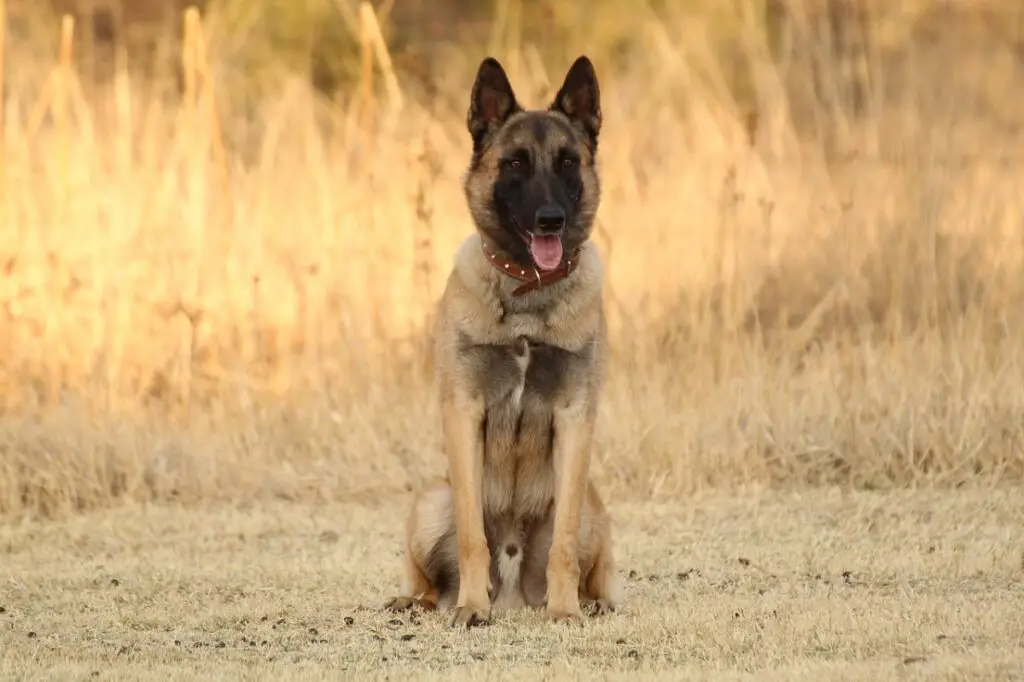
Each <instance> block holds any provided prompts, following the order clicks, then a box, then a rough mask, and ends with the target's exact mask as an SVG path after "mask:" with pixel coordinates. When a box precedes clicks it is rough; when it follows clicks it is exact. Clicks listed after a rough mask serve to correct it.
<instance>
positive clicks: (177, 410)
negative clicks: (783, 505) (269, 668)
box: [0, 0, 1024, 508]
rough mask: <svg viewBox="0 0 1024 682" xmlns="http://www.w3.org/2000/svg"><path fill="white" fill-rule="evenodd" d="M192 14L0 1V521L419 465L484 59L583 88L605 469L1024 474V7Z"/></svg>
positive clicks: (734, 1)
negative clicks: (593, 78) (596, 253)
mask: <svg viewBox="0 0 1024 682" xmlns="http://www.w3.org/2000/svg"><path fill="white" fill-rule="evenodd" d="M0 4H3V3H0ZM189 7H193V5H191V4H187V3H183V2H180V1H179V0H121V1H120V2H118V1H116V0H6V3H5V7H4V11H5V14H6V16H5V32H4V46H3V57H4V61H3V69H2V73H3V93H4V103H3V137H2V140H3V146H2V155H3V156H2V173H3V176H2V178H0V189H2V192H3V201H2V210H3V215H2V224H0V270H2V278H0V329H2V330H3V332H2V334H0V389H2V392H0V415H2V416H3V424H4V429H5V431H4V435H3V437H0V443H6V445H0V448H4V449H3V450H2V452H5V453H7V454H6V455H4V457H5V459H4V460H2V461H3V462H4V463H5V465H6V466H7V467H8V474H9V475H8V477H7V480H8V481H9V486H10V495H8V496H7V497H8V500H7V502H4V501H2V499H3V495H0V506H3V505H5V504H6V505H8V506H9V507H18V506H25V507H33V508H44V507H47V506H48V505H49V506H53V505H57V506H59V505H66V504H78V505H89V504H94V503H97V502H98V501H100V500H103V499H107V498H109V497H111V496H114V497H116V496H119V495H138V496H142V497H164V496H168V495H171V494H172V492H173V494H174V495H193V496H202V495H204V494H221V493H223V492H224V491H228V490H235V491H239V492H240V494H241V492H244V491H253V490H264V489H266V488H268V487H270V488H273V489H275V490H278V491H279V492H280V490H282V489H287V492H286V493H280V494H287V495H292V496H298V495H302V494H312V493H310V492H309V491H310V490H314V491H316V492H315V494H318V495H328V494H339V491H349V492H350V491H352V490H365V489H368V488H372V487H373V486H375V485H381V486H385V487H386V485H385V482H387V485H392V484H393V482H394V481H396V480H397V481H400V483H398V484H394V485H398V486H402V485H413V484H414V483H415V482H416V481H418V480H420V478H421V477H422V476H425V475H427V473H429V472H431V471H434V470H436V469H437V468H438V467H439V466H440V465H441V463H442V459H441V457H440V455H439V454H438V448H439V445H438V443H437V426H436V423H435V422H436V419H434V417H433V415H434V413H433V412H432V411H430V410H433V409H434V408H433V403H432V400H433V394H432V391H431V389H430V384H429V382H430V379H431V376H432V373H431V369H430V348H429V336H428V334H427V332H428V330H429V327H428V325H429V323H430V321H431V314H432V313H431V310H432V306H433V305H434V304H435V303H436V300H437V297H438V296H439V295H440V292H441V290H442V288H443V286H444V281H445V278H446V276H447V274H448V271H449V268H450V265H451V259H452V254H453V252H454V249H455V248H456V246H457V245H458V243H459V242H460V241H461V240H462V239H463V238H464V237H465V236H466V235H467V234H469V233H470V231H471V230H472V225H471V224H470V222H469V219H468V214H467V212H466V210H465V206H464V200H463V197H462V193H461V189H460V186H459V182H460V180H461V174H462V172H463V171H464V169H465V166H466V163H467V161H468V156H469V148H470V146H469V138H468V133H467V132H466V131H465V111H466V108H467V106H468V98H469V91H470V88H471V86H472V81H473V76H474V74H475V70H476V67H477V65H478V64H479V62H480V60H481V59H482V58H483V57H484V56H487V55H492V56H495V57H497V58H498V59H499V60H500V61H501V62H502V63H503V64H504V65H505V67H506V69H507V70H508V72H509V74H510V77H511V79H512V83H513V86H514V87H515V89H516V92H517V95H518V97H519V99H520V100H521V101H522V102H523V103H524V104H527V105H530V106H542V105H546V104H547V103H548V102H549V101H550V98H551V97H552V96H553V94H554V89H555V88H557V86H558V85H559V84H560V82H561V79H562V77H563V75H564V73H565V70H566V69H567V68H568V66H569V64H570V63H571V61H572V60H573V59H574V58H575V57H576V56H577V55H579V54H582V53H586V54H588V55H589V56H590V57H591V59H592V60H593V61H594V63H595V65H596V67H597V71H598V76H599V79H600V82H601V88H602V108H603V111H604V116H605V122H604V129H603V131H602V146H601V152H600V164H601V171H602V178H603V187H604V193H603V197H604V198H603V203H602V207H601V210H600V213H599V222H598V226H597V230H596V236H595V239H596V241H597V242H598V244H599V246H600V247H601V249H602V253H603V255H604V256H605V259H606V262H607V267H608V286H607V292H606V295H607V308H608V314H609V319H610V324H611V328H612V341H613V359H612V368H611V370H610V379H609V381H610V389H609V398H608V399H607V401H606V402H607V404H608V407H607V408H606V414H607V416H608V419H606V420H605V423H606V425H605V426H603V427H602V428H603V429H604V431H603V435H602V438H603V440H602V442H603V443H604V445H602V446H601V451H600V453H599V455H598V465H599V466H600V467H604V469H602V470H603V471H604V473H603V474H601V475H603V476H604V477H605V478H606V480H607V481H609V484H610V485H615V484H618V485H621V486H622V487H623V488H624V489H627V488H628V489H630V490H634V491H637V490H643V491H647V492H650V491H659V490H661V491H685V490H689V489H693V488H694V487H696V486H700V485H704V484H726V483H729V482H735V481H744V480H766V481H775V482H780V481H782V482H785V481H822V480H843V481H848V480H856V481H859V482H860V483H864V482H865V481H868V482H870V484H871V485H881V484H883V483H885V482H889V483H892V482H899V481H906V480H913V479H915V478H916V477H917V476H940V477H952V478H953V479H956V480H960V478H958V477H961V478H962V477H963V476H967V475H972V476H973V475H979V474H983V473H985V472H989V473H991V472H995V471H998V472H1000V475H1009V474H1012V473H1014V472H1020V471H1021V470H1022V469H1024V464H1022V460H1021V452H1022V450H1024V448H1022V445H1021V444H1022V442H1024V441H1022V439H1021V428H1022V426H1021V424H1024V418H1022V417H1024V408H1022V405H1024V398H1022V396H1021V389H1020V385H1021V381H1020V379H1021V373H1020V372H1021V370H1020V368H1021V364H1020V363H1021V360H1022V358H1024V355H1022V353H1021V342H1020V340H1019V339H1020V331H1021V327H1020V322H1021V313H1022V312H1024V305H1022V301H1024V279H1022V277H1021V276H1020V274H1019V273H1020V272H1021V266H1022V265H1024V263H1022V258H1024V223H1022V220H1024V194H1022V193H1021V191H1020V188H1021V187H1022V186H1024V184H1022V183H1024V172H1022V161H1024V156H1022V154H1024V127H1022V126H1024V5H1022V4H1021V3H1020V2H1016V1H1014V0H977V1H968V0H963V1H957V0H903V1H901V2H885V1H883V0H720V1H717V2H696V1H694V0H674V1H669V0H664V1H659V0H621V1H620V0H603V1H601V2H592V1H591V2H582V1H575V2H570V1H565V2H557V1H555V0H494V1H490V0H488V1H486V2H481V1H480V0H472V1H471V0H429V1H427V0H378V1H375V2H367V3H360V2H357V1H356V0H207V1H205V2H201V3H199V4H197V5H194V9H195V10H196V11H194V12H193V13H189V12H188V11H187V10H188V9H189ZM1007 387H1011V388H1007ZM979 401H980V402H979ZM425 410H426V411H425ZM115 415H116V417H115ZM425 415H426V416H425ZM112 419H113V420H115V421H113V422H112V421H111V420H112ZM922 420H923V421H922ZM112 423H114V424H116V425H117V426H116V427H113V426H110V424H112ZM126 424H134V425H135V426H132V427H131V428H130V429H129V427H128V426H126ZM168 426H169V427H171V428H170V430H168ZM111 429H113V431H112V430H111ZM124 429H129V430H128V431H124ZM131 429H135V430H131ZM168 434H174V435H173V436H172V435H168ZM182 434H186V435H182ZM182 438H186V439H191V440H188V441H187V443H185V442H184V441H181V442H179V441H180V439H182ZM54 439H56V440H54ZM62 439H71V440H62ZM72 441H73V442H72ZM213 444H215V445H213ZM83 452H85V453H86V454H84V455H83V454H82V453H83ZM44 460H45V461H47V462H51V464H52V466H51V465H47V467H43V468H42V469H41V468H40V467H39V465H38V463H39V462H40V461H44ZM243 464H244V466H242V465H243ZM241 469H244V470H245V471H250V472H255V473H251V474H241V473H239V471H240V470H241ZM41 472H42V473H41ZM250 477H251V478H250ZM83 480H87V481H89V483H88V485H86V484H83V483H82V481H83ZM944 480H945V479H944ZM54 490H56V491H57V492H53V491H54ZM218 491H219V492H218ZM224 494H227V493H224ZM76 500H77V501H76Z"/></svg>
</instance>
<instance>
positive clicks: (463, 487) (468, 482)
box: [441, 389, 491, 627]
mask: <svg viewBox="0 0 1024 682" xmlns="http://www.w3.org/2000/svg"><path fill="white" fill-rule="evenodd" d="M441 410H442V428H443V430H444V441H445V450H446V451H447V453H448V469H449V477H450V479H451V484H452V496H453V501H454V504H455V529H456V535H457V536H458V553H459V599H458V602H457V603H456V609H455V615H454V617H453V618H452V623H451V624H452V626H465V627H473V626H475V625H485V624H486V623H487V622H488V621H489V620H490V615H491V600H490V597H489V594H488V591H489V582H490V561H491V555H490V550H489V549H488V548H487V537H486V535H485V534H484V516H483V459H484V440H483V434H482V430H483V429H482V427H483V421H484V401H483V397H482V396H470V395H468V392H467V391H465V390H461V389H455V390H454V391H453V392H452V393H451V394H450V395H448V396H445V397H444V398H443V399H442V405H441Z"/></svg>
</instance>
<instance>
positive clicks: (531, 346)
mask: <svg viewBox="0 0 1024 682" xmlns="http://www.w3.org/2000/svg"><path fill="white" fill-rule="evenodd" d="M473 353H474V354H475V355H476V356H477V357H476V360H477V362H476V363H475V365H476V367H475V370H476V379H477V382H478V385H479V387H480V389H481V390H482V391H483V394H484V397H485V402H486V405H487V412H488V416H489V417H490V416H491V415H492V413H495V412H502V413H509V414H510V415H516V416H518V415H521V414H523V413H524V412H530V413H532V412H537V411H544V412H550V411H551V408H552V405H553V403H554V400H555V399H556V397H557V396H558V395H559V394H560V393H561V391H562V390H563V388H564V386H565V383H566V378H567V377H568V375H569V373H570V371H571V369H572V365H573V363H574V361H575V356H574V355H573V354H572V353H569V352H568V351H565V350H562V349H560V348H557V347H555V346H551V345H547V344H543V343H537V342H533V341H530V340H529V339H528V338H526V337H524V336H520V337H518V338H516V339H515V340H514V341H513V342H512V343H509V344H507V345H485V346H474V348H473Z"/></svg>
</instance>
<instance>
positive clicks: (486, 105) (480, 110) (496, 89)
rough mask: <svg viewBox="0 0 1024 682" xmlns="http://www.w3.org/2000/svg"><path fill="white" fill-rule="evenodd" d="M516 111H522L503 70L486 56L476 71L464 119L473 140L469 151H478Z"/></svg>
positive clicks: (495, 60) (496, 62) (496, 61)
mask: <svg viewBox="0 0 1024 682" xmlns="http://www.w3.org/2000/svg"><path fill="white" fill-rule="evenodd" d="M517 111H522V107H520V106H519V103H518V102H516V96H515V93H514V92H512V84H511V83H509V82H508V76H507V75H505V69H503V68H502V67H501V64H499V63H498V60H497V59H494V58H493V57H487V58H486V59H484V60H483V61H482V62H480V68H479V69H478V70H477V73H476V82H474V83H473V94H472V95H471V96H470V100H469V114H468V116H467V117H466V118H467V124H468V127H469V134H470V135H471V136H472V138H473V151H474V152H477V151H480V148H481V147H482V146H483V144H484V141H485V140H487V138H488V137H489V136H491V135H493V134H494V133H495V132H496V131H497V130H498V129H499V128H500V127H501V125H502V124H503V123H504V122H505V121H507V120H508V118H509V116H511V115H512V114H514V113H516V112H517Z"/></svg>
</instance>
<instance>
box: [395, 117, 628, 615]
mask: <svg viewBox="0 0 1024 682" xmlns="http://www.w3.org/2000/svg"><path fill="white" fill-rule="evenodd" d="M526 115H530V114H525V113H524V114H515V115H513V116H511V117H510V118H509V119H508V121H507V122H506V124H505V126H504V128H503V129H502V130H500V131H498V132H497V133H496V134H495V135H494V138H493V140H492V141H491V145H490V147H489V149H488V150H486V151H484V152H483V153H482V154H481V155H480V157H479V159H478V162H477V163H476V164H475V167H474V168H473V169H471V171H470V173H467V176H466V177H465V178H464V187H465V189H466V196H467V201H468V204H469V207H470V212H471V213H472V214H473V216H474V220H475V222H476V224H477V228H478V232H477V233H476V234H473V235H471V236H469V237H468V238H467V239H466V240H465V241H464V242H463V243H462V245H461V246H460V248H459V249H458V251H457V253H456V257H455V264H454V268H453V270H452V272H451V274H450V276H449V278H448V281H447V284H446V287H445V290H444V294H443V295H442V298H441V301H440V306H439V310H438V315H437V318H436V327H435V330H434V362H435V369H436V376H437V379H438V388H439V391H440V398H441V418H442V431H443V436H444V443H443V444H444V449H445V452H446V454H447V457H448V465H449V472H448V477H447V479H446V480H444V481H441V482H438V483H436V484H435V485H433V486H431V487H430V488H428V489H426V490H424V491H422V492H420V493H419V495H417V497H416V500H415V502H414V505H413V509H412V513H411V514H410V517H409V520H408V523H407V528H406V538H405V564H406V565H405V581H404V582H405V584H404V585H403V593H404V596H402V597H396V598H395V599H393V600H391V602H389V604H388V606H389V607H390V608H392V609H403V608H409V607H411V606H417V605H419V606H423V607H426V608H435V607H437V606H455V613H454V617H453V620H452V624H453V625H475V624H482V623H486V622H488V621H489V619H490V615H491V606H492V600H493V604H494V605H495V606H496V607H497V608H515V607H519V606H523V605H528V606H534V607H539V606H541V605H544V604H545V603H546V608H547V612H548V613H549V614H550V615H551V616H552V617H554V618H556V619H579V618H582V614H583V611H582V608H581V599H582V602H583V604H585V605H587V606H588V607H590V608H592V609H594V610H596V611H605V610H610V609H613V608H614V607H615V605H616V604H617V603H618V602H619V600H620V599H621V586H620V584H619V581H618V578H617V575H616V567H615V560H614V557H613V552H612V543H611V523H610V519H609V517H608V514H607V512H606V510H605V507H604V504H603V502H602V500H601V498H600V495H599V494H598V492H597V489H596V488H595V487H594V485H593V483H592V482H590V480H589V466H590V453H591V447H592V439H593V429H594V422H595V419H596V415H597V406H598V399H599V395H600V392H601V389H602V385H603V381H604V371H605V343H606V330H605V318H604V311H603V303H602V293H601V292H602V284H603V266H602V264H601V260H600V256H599V254H598V252H597V249H596V247H595V246H594V245H593V244H592V243H591V242H589V241H586V240H584V241H582V244H581V245H580V251H579V255H578V261H577V265H576V269H575V271H574V272H572V273H571V274H570V275H569V276H568V277H566V278H565V279H562V280H560V281H557V282H555V283H553V284H550V285H547V286H544V287H542V288H539V289H536V290H533V291H530V292H528V293H525V294H523V295H520V296H513V295H512V292H513V290H514V289H516V288H517V287H518V286H519V285H520V284H521V282H518V281H517V280H515V279H513V278H511V277H508V276H506V275H504V274H503V273H501V272H498V270H496V269H495V268H494V267H493V266H492V264H491V263H489V262H488V260H487V258H486V257H485V256H484V253H483V249H482V244H481V240H482V239H487V235H488V234H489V232H488V230H489V229H493V226H492V225H489V224H488V222H487V221H489V220H493V218H492V217H490V216H489V215H487V212H488V211H489V210H490V209H489V208H488V201H487V200H486V198H485V197H486V196H487V195H488V192H489V191H490V187H491V186H493V183H494V182H495V181H496V180H495V178H496V175H497V170H496V165H497V158H498V156H499V155H500V153H501V150H502V149H508V148H510V145H517V144H528V143H529V142H530V140H520V139H517V138H516V136H517V135H520V134H523V133H520V132H517V128H516V126H515V125H514V123H515V121H516V118H517V116H519V117H521V116H526ZM532 115H534V116H536V115H537V114H536V113H532ZM542 115H544V116H550V117H552V118H558V119H560V120H561V121H562V123H558V124H556V123H555V122H551V135H550V136H548V137H546V138H545V139H546V144H547V146H546V147H542V148H540V149H538V150H537V152H536V153H537V154H538V155H539V154H543V153H545V150H547V149H558V148H560V147H564V145H567V144H572V145H575V147H576V148H578V149H580V153H581V157H583V158H584V161H583V163H582V164H581V165H583V166H585V168H582V169H581V175H582V177H583V184H584V187H585V189H586V194H585V196H586V201H585V203H584V205H583V206H582V208H581V210H580V215H581V216H583V218H582V220H583V223H582V224H585V225H586V226H587V230H588V231H589V225H590V223H591V221H592V220H593V215H594V213H595V212H596V209H597V204H598V199H599V185H598V182H597V176H596V171H595V170H594V167H593V159H592V158H591V156H590V152H589V151H588V150H587V149H586V148H585V147H584V144H583V142H582V140H581V138H580V136H579V133H578V132H577V131H576V129H575V128H573V127H571V126H569V125H565V122H567V121H568V120H569V119H567V118H566V117H564V116H562V114H560V113H557V112H545V113H544V114H542ZM543 123H544V122H542V124H543ZM503 133H504V134H505V137H502V134H503ZM489 539H490V545H489ZM432 575H434V576H446V577H450V578H453V579H457V582H458V592H457V595H456V594H455V592H454V589H452V588H451V586H446V585H435V584H433V583H432V582H431V577H430V576H432ZM494 582H497V583H498V585H494ZM446 589H447V591H446ZM452 602H454V603H452Z"/></svg>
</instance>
